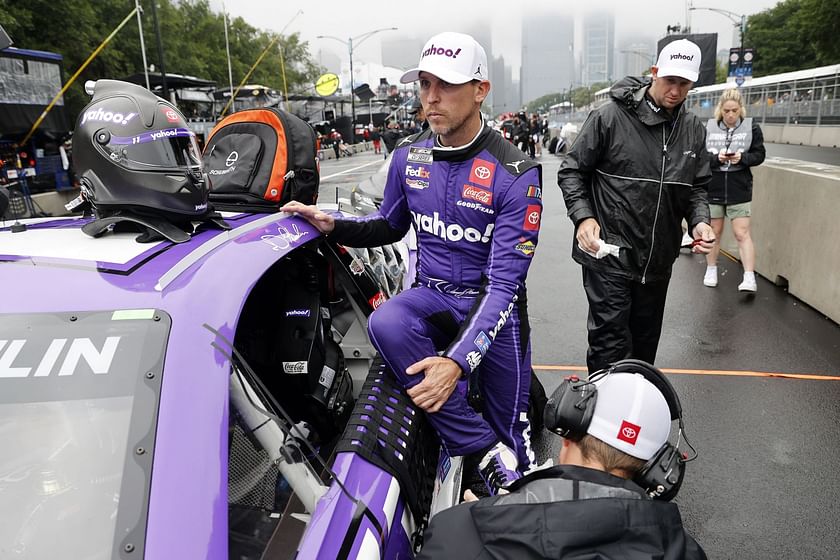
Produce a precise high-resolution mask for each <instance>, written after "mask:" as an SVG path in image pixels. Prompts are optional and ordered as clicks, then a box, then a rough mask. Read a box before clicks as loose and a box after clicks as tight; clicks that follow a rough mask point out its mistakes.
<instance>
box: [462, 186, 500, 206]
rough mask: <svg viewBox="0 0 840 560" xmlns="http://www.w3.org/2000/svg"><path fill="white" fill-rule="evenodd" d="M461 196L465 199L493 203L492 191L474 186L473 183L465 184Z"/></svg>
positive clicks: (487, 203)
mask: <svg viewBox="0 0 840 560" xmlns="http://www.w3.org/2000/svg"><path fill="white" fill-rule="evenodd" d="M461 198H462V199H464V200H475V201H476V202H480V203H482V204H486V205H488V206H489V205H491V204H493V193H492V192H490V191H487V190H484V189H480V188H478V187H474V186H473V185H464V187H463V189H462V190H461Z"/></svg>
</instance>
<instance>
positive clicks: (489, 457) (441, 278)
mask: <svg viewBox="0 0 840 560" xmlns="http://www.w3.org/2000/svg"><path fill="white" fill-rule="evenodd" d="M487 70H488V66H487V56H486V54H485V52H484V49H483V48H482V47H481V45H479V44H478V42H476V41H475V39H473V38H472V37H471V36H469V35H464V34H461V33H450V32H446V33H441V34H438V35H436V36H434V37H432V38H431V39H430V40H429V41H428V42H427V43H426V45H425V47H424V48H423V51H422V53H421V55H420V62H419V64H418V66H417V68H415V69H412V70H409V71H408V72H406V73H405V74H404V75H403V76H402V82H403V83H409V82H413V81H417V80H419V82H420V84H419V85H420V100H421V103H422V105H423V108H424V109H425V112H426V118H427V119H428V122H429V125H430V129H429V130H426V131H424V132H422V133H420V134H418V135H415V136H410V137H408V138H405V139H403V141H402V142H401V143H400V144H398V146H397V148H396V150H395V151H394V154H393V156H392V161H391V165H390V170H389V173H388V181H387V184H386V187H385V192H384V199H383V202H382V205H381V207H380V210H379V211H378V212H377V213H375V214H372V215H370V216H367V217H364V218H360V219H346V218H342V219H336V218H334V217H333V216H332V215H328V214H326V213H324V212H322V211H320V210H319V209H318V208H317V207H315V206H304V205H302V204H300V203H290V204H287V205H286V206H284V207H283V208H281V210H283V211H286V212H297V213H299V214H300V215H302V216H303V217H305V218H306V219H307V220H309V221H310V222H311V223H312V224H314V225H315V226H316V227H318V228H319V230H320V231H322V232H324V233H327V234H329V235H330V237H331V238H332V239H334V240H335V241H337V242H338V243H341V244H345V245H348V246H360V247H371V246H377V245H382V244H385V243H391V242H394V241H397V240H399V239H401V238H402V237H403V236H404V235H405V234H406V232H407V231H408V229H409V227H410V226H411V225H412V224H413V225H414V227H415V229H416V231H417V237H418V244H419V247H420V257H419V266H418V276H417V279H416V282H415V286H414V287H413V288H412V289H410V290H407V291H404V292H402V293H400V294H398V295H397V296H396V297H394V298H392V299H391V300H389V301H387V302H385V303H384V304H383V305H382V306H381V307H379V308H378V309H377V310H376V311H374V313H373V314H372V315H371V317H370V320H369V325H368V329H369V332H370V335H371V340H372V341H373V343H374V345H375V346H376V348H377V349H378V350H379V352H380V354H381V355H382V357H383V359H384V360H385V361H386V363H387V364H388V366H389V367H390V369H391V370H392V371H393V373H394V375H395V376H396V377H397V379H398V380H399V381H400V382H401V383H402V385H403V386H404V387H405V388H406V390H407V393H408V395H409V396H410V397H411V399H412V400H413V401H414V403H415V404H416V405H417V406H418V407H420V408H422V409H423V410H425V411H426V412H427V413H429V419H430V421H431V423H432V425H433V426H434V428H435V429H436V430H437V432H438V434H439V436H440V438H441V441H442V443H443V445H444V446H445V448H446V450H447V452H448V453H449V454H450V455H452V456H459V455H465V456H470V459H472V460H474V461H476V462H477V465H478V471H479V474H480V475H481V477H482V479H483V480H484V482H485V483H486V485H487V488H488V491H489V492H490V493H491V494H496V493H497V492H498V490H499V489H500V488H501V487H504V486H505V485H507V484H509V483H511V482H512V481H513V480H516V479H517V478H519V477H520V476H521V473H522V472H523V471H525V470H528V469H529V468H530V467H531V466H532V464H533V461H534V456H533V453H532V451H531V449H530V444H529V440H530V426H529V423H528V417H527V407H528V395H529V387H530V370H531V349H530V329H529V326H528V315H527V307H526V293H525V278H526V275H527V272H528V268H529V266H530V264H531V260H532V259H533V255H534V251H535V249H536V245H537V236H538V233H539V229H540V218H541V214H542V201H541V195H542V187H541V168H540V166H539V165H538V164H537V163H535V162H533V161H532V160H530V159H529V158H528V157H527V156H525V154H523V153H522V152H520V151H519V150H517V149H516V148H514V147H513V146H512V145H511V144H510V143H509V142H506V141H505V140H504V139H503V138H502V137H501V136H500V135H499V134H498V133H496V132H495V131H493V130H492V129H491V128H490V127H489V126H487V125H486V123H485V122H484V119H483V117H482V115H481V112H480V107H481V103H482V101H483V100H484V99H485V97H487V94H488V92H489V91H490V82H489V80H488V73H487ZM439 352H442V353H440V354H439ZM471 375H472V376H473V379H475V378H477V379H478V383H479V386H480V391H481V394H482V396H483V398H484V402H485V405H484V411H483V416H482V415H479V414H477V413H476V412H475V410H473V409H472V408H471V407H470V406H469V404H468V402H467V379H468V378H469V377H470V376H471Z"/></svg>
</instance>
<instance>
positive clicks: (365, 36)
mask: <svg viewBox="0 0 840 560" xmlns="http://www.w3.org/2000/svg"><path fill="white" fill-rule="evenodd" d="M397 29H398V28H397V27H383V28H381V29H374V30H373V31H368V32H367V33H362V34H361V35H356V36H355V37H350V38H349V39H347V40H346V41H345V40H344V39H341V38H339V37H336V36H335V35H318V36H317V37H315V38H316V39H334V40H336V41H338V42H339V43H344V44H345V45H347V49H348V52H349V53H350V114H351V115H352V118H353V122H352V123H351V129H352V131H353V132H352V136H351V138H350V141H351V142H352V143H354V144H355V143H356V85H355V83H354V81H353V41H356V46H359V45H360V44H361V43H362V42H363V41H365V40H367V39H369V38H370V37H372V36H373V35H376V34H377V33H381V32H382V31H396V30H397Z"/></svg>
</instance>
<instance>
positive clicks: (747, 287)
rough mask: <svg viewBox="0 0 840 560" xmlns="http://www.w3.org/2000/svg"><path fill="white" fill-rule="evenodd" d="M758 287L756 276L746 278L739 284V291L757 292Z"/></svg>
mask: <svg viewBox="0 0 840 560" xmlns="http://www.w3.org/2000/svg"><path fill="white" fill-rule="evenodd" d="M757 288H758V286H756V284H755V278H744V281H743V282H741V283H740V284H738V291H739V292H755V291H756V289H757Z"/></svg>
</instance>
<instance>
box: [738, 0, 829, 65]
mask: <svg viewBox="0 0 840 560" xmlns="http://www.w3.org/2000/svg"><path fill="white" fill-rule="evenodd" d="M839 28H840V2H837V0H785V1H784V2H780V3H778V4H776V6H774V7H773V8H770V9H767V10H764V11H763V12H760V13H758V14H755V15H752V16H750V17H749V20H748V25H747V32H746V35H745V37H744V45H745V46H747V47H753V48H754V49H755V61H754V63H753V68H754V70H753V73H754V75H755V76H766V75H770V74H778V73H780V72H791V71H794V70H802V69H805V68H813V67H815V66H822V65H828V64H837V63H840V41H837V38H836V35H835V33H837V29H839Z"/></svg>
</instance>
